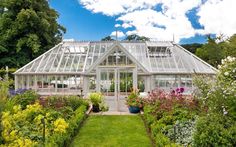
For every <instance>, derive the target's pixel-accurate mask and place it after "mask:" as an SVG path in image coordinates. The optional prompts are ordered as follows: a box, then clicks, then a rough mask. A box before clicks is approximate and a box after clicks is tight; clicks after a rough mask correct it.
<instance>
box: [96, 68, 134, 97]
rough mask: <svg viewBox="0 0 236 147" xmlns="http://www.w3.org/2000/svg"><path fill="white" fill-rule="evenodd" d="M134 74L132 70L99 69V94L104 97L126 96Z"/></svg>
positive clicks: (131, 86)
mask: <svg viewBox="0 0 236 147" xmlns="http://www.w3.org/2000/svg"><path fill="white" fill-rule="evenodd" d="M134 74H135V73H134V70H133V68H115V69H114V68H100V92H102V93H103V95H105V96H119V97H126V96H128V95H129V93H130V92H131V91H132V88H133V85H134V83H133V82H134V80H133V78H134V77H133V75H134Z"/></svg>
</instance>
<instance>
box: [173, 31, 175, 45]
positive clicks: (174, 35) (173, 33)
mask: <svg viewBox="0 0 236 147" xmlns="http://www.w3.org/2000/svg"><path fill="white" fill-rule="evenodd" d="M173 43H175V33H173Z"/></svg>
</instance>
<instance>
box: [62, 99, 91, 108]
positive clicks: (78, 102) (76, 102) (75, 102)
mask: <svg viewBox="0 0 236 147" xmlns="http://www.w3.org/2000/svg"><path fill="white" fill-rule="evenodd" d="M66 105H67V106H69V107H71V108H72V109H73V110H76V109H77V108H79V107H80V106H82V105H84V106H86V107H88V106H89V103H88V102H87V101H86V100H84V99H82V98H79V97H78V96H68V97H66Z"/></svg>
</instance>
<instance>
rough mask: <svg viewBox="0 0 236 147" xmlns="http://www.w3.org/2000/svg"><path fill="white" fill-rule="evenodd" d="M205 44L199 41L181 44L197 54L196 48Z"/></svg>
mask: <svg viewBox="0 0 236 147" xmlns="http://www.w3.org/2000/svg"><path fill="white" fill-rule="evenodd" d="M202 45H203V44H199V43H193V44H182V45H181V46H182V47H183V48H185V49H187V50H188V51H190V52H191V53H193V54H195V52H196V50H197V49H198V48H201V47H202Z"/></svg>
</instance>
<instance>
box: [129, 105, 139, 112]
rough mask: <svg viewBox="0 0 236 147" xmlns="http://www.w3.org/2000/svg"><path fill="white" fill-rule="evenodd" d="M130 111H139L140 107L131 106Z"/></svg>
mask: <svg viewBox="0 0 236 147" xmlns="http://www.w3.org/2000/svg"><path fill="white" fill-rule="evenodd" d="M129 112H130V113H139V112H140V108H139V107H138V106H129Z"/></svg>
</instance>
